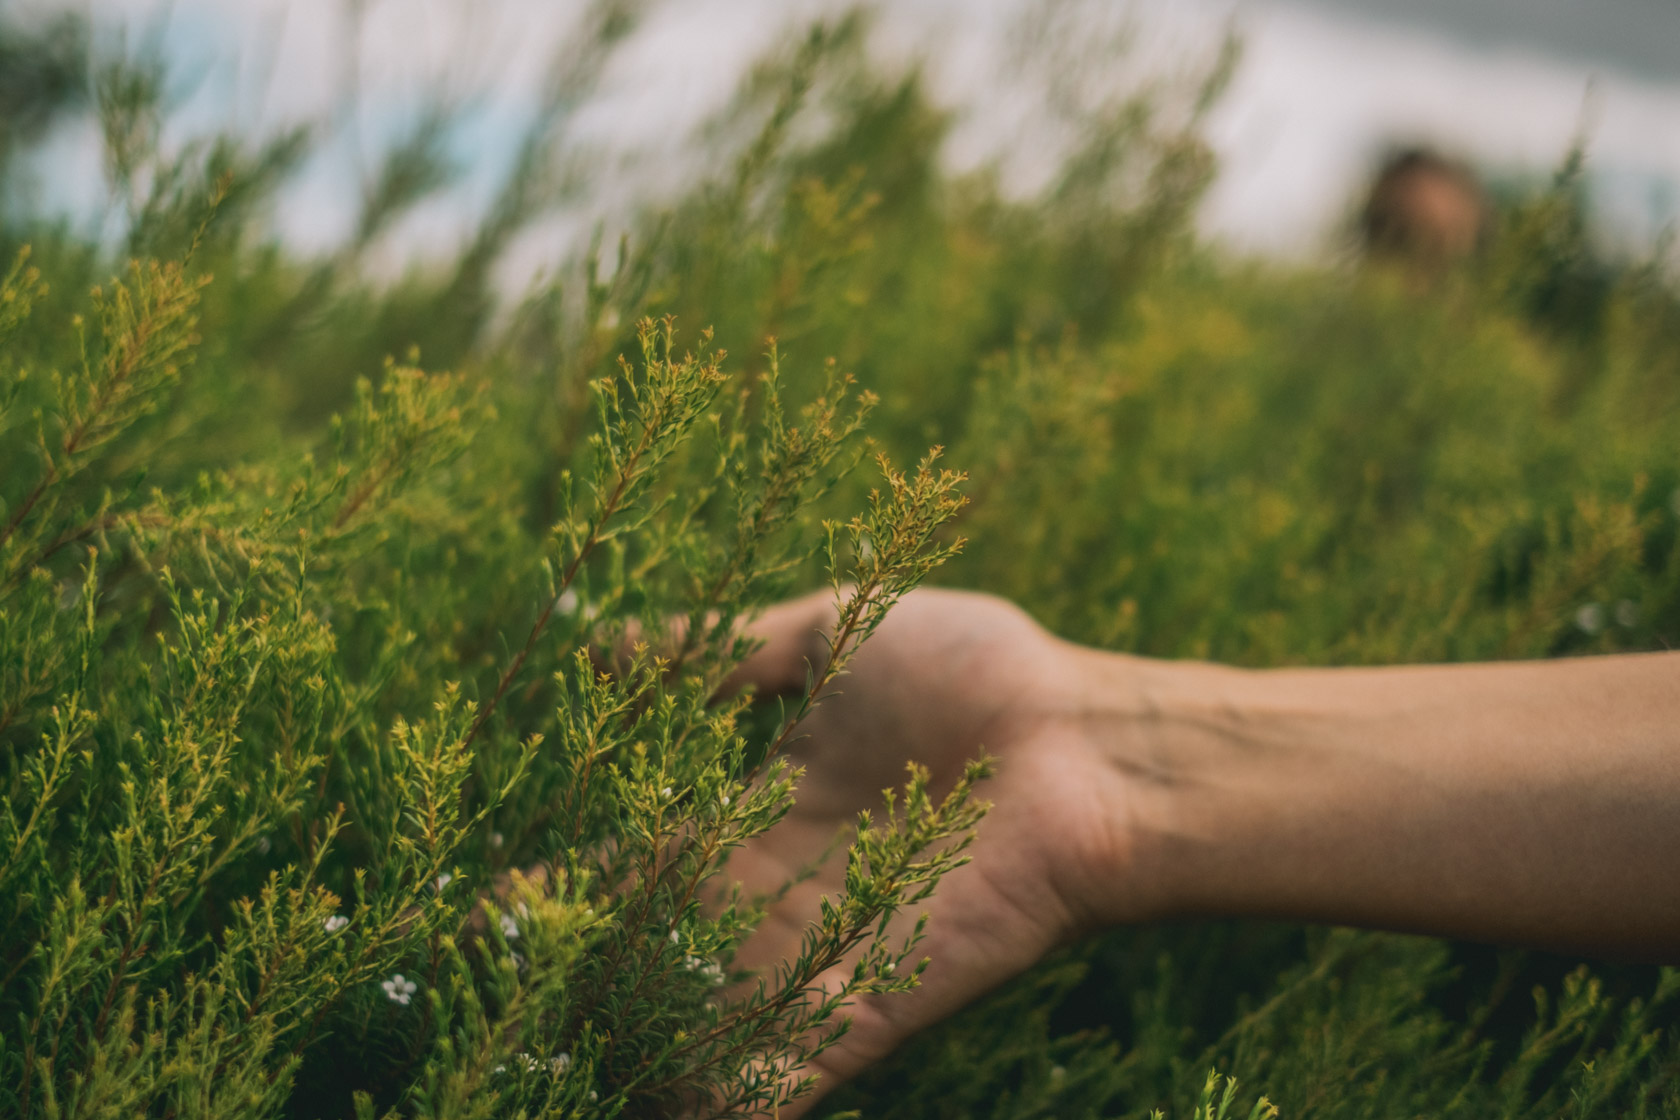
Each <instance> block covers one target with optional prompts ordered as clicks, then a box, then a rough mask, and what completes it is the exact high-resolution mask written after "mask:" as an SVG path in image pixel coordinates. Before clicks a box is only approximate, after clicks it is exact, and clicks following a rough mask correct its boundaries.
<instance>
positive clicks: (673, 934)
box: [671, 930, 679, 945]
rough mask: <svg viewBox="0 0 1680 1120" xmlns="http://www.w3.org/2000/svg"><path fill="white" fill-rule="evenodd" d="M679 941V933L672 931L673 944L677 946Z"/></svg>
mask: <svg viewBox="0 0 1680 1120" xmlns="http://www.w3.org/2000/svg"><path fill="white" fill-rule="evenodd" d="M678 940H679V938H678V937H677V931H676V930H672V931H671V944H673V945H675V944H676V943H677V941H678Z"/></svg>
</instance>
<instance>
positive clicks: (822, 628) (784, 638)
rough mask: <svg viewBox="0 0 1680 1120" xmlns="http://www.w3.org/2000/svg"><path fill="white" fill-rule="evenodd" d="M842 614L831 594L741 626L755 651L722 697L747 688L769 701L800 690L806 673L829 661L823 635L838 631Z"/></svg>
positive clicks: (793, 602) (778, 608)
mask: <svg viewBox="0 0 1680 1120" xmlns="http://www.w3.org/2000/svg"><path fill="white" fill-rule="evenodd" d="M838 615H839V609H838V608H837V607H836V606H835V602H834V593H833V591H831V590H824V591H814V592H812V593H811V594H809V595H805V596H802V597H800V598H798V599H790V600H788V601H787V602H785V603H777V604H776V605H775V606H773V607H768V608H766V609H765V611H764V613H763V614H760V615H759V616H758V617H757V618H755V619H753V620H752V621H751V622H749V623H747V624H746V625H745V626H743V627H742V629H741V635H742V637H744V638H747V639H748V640H749V641H751V642H753V643H754V644H755V646H756V648H755V649H754V650H753V652H752V653H751V654H749V655H748V656H747V659H746V660H745V661H743V662H741V664H740V665H738V666H736V667H735V671H734V672H733V673H731V674H730V675H729V678H728V679H727V680H726V681H724V684H723V688H722V690H721V695H724V696H729V695H732V694H734V693H736V692H739V691H741V690H742V689H744V688H753V689H756V690H758V692H760V693H762V694H764V695H770V696H773V695H780V694H783V693H790V692H798V691H800V690H802V689H803V688H804V687H805V682H806V679H807V677H808V674H810V673H812V672H815V671H816V670H817V669H818V668H820V667H821V665H822V662H823V660H824V659H825V658H827V656H828V644H827V642H826V640H825V638H824V635H826V634H827V633H828V632H829V631H831V630H832V629H833V628H834V622H835V619H836V618H837V617H838Z"/></svg>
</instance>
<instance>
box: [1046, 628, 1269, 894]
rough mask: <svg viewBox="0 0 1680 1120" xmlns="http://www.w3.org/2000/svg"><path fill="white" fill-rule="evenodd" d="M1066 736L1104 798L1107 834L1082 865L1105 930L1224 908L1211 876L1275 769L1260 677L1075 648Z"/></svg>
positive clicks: (1082, 885) (1083, 882) (1083, 887)
mask: <svg viewBox="0 0 1680 1120" xmlns="http://www.w3.org/2000/svg"><path fill="white" fill-rule="evenodd" d="M1068 659H1069V662H1068V664H1069V668H1068V671H1067V673H1066V674H1065V679H1066V681H1067V684H1066V686H1065V688H1064V694H1063V701H1062V704H1061V709H1060V710H1061V719H1060V721H1059V722H1060V726H1061V729H1062V733H1063V734H1066V735H1069V736H1071V737H1074V738H1076V739H1077V740H1078V741H1079V742H1080V743H1081V744H1082V747H1083V749H1084V751H1085V752H1086V753H1087V757H1088V759H1089V761H1090V763H1091V765H1092V772H1093V778H1092V783H1091V784H1092V787H1093V788H1094V789H1096V790H1099V791H1101V797H1102V808H1101V816H1102V817H1103V819H1104V821H1105V822H1106V828H1105V829H1104V830H1103V832H1102V833H1101V837H1100V840H1099V841H1098V842H1097V843H1095V844H1093V845H1092V847H1091V848H1090V849H1089V850H1088V851H1087V852H1086V853H1085V855H1084V858H1083V859H1081V860H1080V861H1079V863H1080V865H1081V869H1080V872H1079V875H1078V888H1077V889H1078V891H1079V892H1080V894H1081V904H1082V906H1083V909H1084V910H1085V911H1086V912H1087V913H1088V914H1089V916H1090V919H1091V921H1092V922H1093V923H1094V924H1096V925H1101V926H1106V925H1114V924H1119V923H1126V922H1137V921H1151V920H1160V919H1165V918H1173V917H1181V916H1190V915H1196V914H1205V913H1208V912H1209V911H1210V910H1216V909H1218V904H1217V902H1216V901H1214V900H1213V899H1211V898H1210V897H1209V894H1210V886H1209V884H1208V883H1207V882H1204V881H1203V880H1204V879H1205V878H1206V876H1205V875H1204V874H1203V871H1204V870H1205V869H1206V868H1207V867H1208V866H1210V865H1212V864H1220V865H1223V864H1225V863H1227V862H1228V859H1229V858H1230V853H1229V852H1228V849H1229V848H1230V847H1231V845H1230V842H1229V841H1230V839H1231V833H1230V831H1229V830H1228V829H1227V828H1226V825H1227V824H1228V823H1229V818H1228V817H1227V813H1230V812H1233V811H1235V812H1237V813H1238V814H1239V815H1240V812H1241V810H1240V808H1239V807H1238V806H1237V804H1236V801H1237V800H1238V798H1240V796H1241V794H1240V792H1239V794H1238V796H1237V797H1233V796H1232V795H1231V794H1232V791H1233V789H1235V790H1237V791H1242V790H1258V789H1259V788H1260V787H1261V786H1263V785H1264V784H1265V782H1264V773H1265V772H1266V771H1268V770H1269V769H1271V768H1272V763H1270V762H1268V760H1267V756H1268V755H1269V754H1270V753H1271V752H1270V751H1269V750H1268V748H1267V745H1266V742H1265V740H1264V738H1263V737H1259V736H1253V735H1249V734H1246V733H1245V728H1248V727H1249V726H1250V724H1252V723H1253V722H1254V720H1255V711H1254V706H1255V701H1256V699H1257V694H1258V693H1259V692H1263V690H1264V685H1263V683H1262V675H1261V674H1260V673H1257V672H1255V671H1251V670H1243V669H1233V668H1229V667H1226V666H1221V665H1213V664H1208V663H1202V662H1173V661H1158V660H1153V659H1150V658H1142V657H1136V656H1132V655H1128V654H1117V653H1109V652H1104V651H1099V650H1091V649H1081V648H1078V647H1069V653H1068Z"/></svg>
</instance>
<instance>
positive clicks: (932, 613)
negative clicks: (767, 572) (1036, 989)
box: [730, 590, 1127, 1117]
mask: <svg viewBox="0 0 1680 1120" xmlns="http://www.w3.org/2000/svg"><path fill="white" fill-rule="evenodd" d="M835 617H836V607H835V604H834V601H833V597H832V595H831V594H829V593H819V594H816V595H812V596H808V597H806V598H803V599H799V600H795V601H793V602H789V603H784V604H781V605H779V606H777V607H774V608H771V609H770V610H769V611H767V612H766V613H765V614H764V615H763V616H762V618H761V619H760V620H759V621H758V622H757V623H756V624H755V625H754V626H753V628H752V631H751V632H752V634H753V636H755V637H757V638H759V639H760V640H761V641H762V642H763V645H762V647H761V648H760V649H759V650H758V651H757V653H755V654H754V655H753V656H752V658H750V659H749V661H748V662H747V663H746V664H745V665H744V666H743V667H742V668H741V670H740V671H739V672H738V673H737V675H736V678H735V680H734V682H733V684H735V685H737V686H746V685H752V686H755V687H757V688H758V689H759V691H760V693H761V694H775V693H788V692H795V691H797V690H799V689H800V688H802V687H803V686H804V685H805V682H806V680H807V676H806V666H807V664H808V663H809V664H810V665H812V666H814V667H818V668H820V666H821V665H822V663H823V660H824V659H825V657H826V654H827V646H826V644H825V642H824V639H823V635H824V634H825V633H827V632H828V631H829V630H830V629H831V628H832V626H833V623H834V620H835ZM1081 652H1082V651H1079V650H1077V648H1076V647H1073V646H1070V645H1068V644H1066V643H1063V642H1061V641H1059V640H1057V639H1055V638H1053V637H1052V636H1051V635H1050V634H1049V633H1048V632H1046V631H1045V630H1044V629H1043V628H1041V627H1040V626H1038V625H1037V624H1036V623H1034V622H1033V621H1032V620H1031V619H1030V618H1029V617H1028V616H1027V615H1026V614H1025V613H1024V612H1022V611H1021V610H1019V609H1018V608H1016V607H1014V606H1012V605H1010V604H1008V603H1006V602H1004V601H1003V600H1001V599H996V598H993V597H991V596H987V595H980V594H975V593H971V592H957V591H943V590H921V591H916V592H912V593H911V594H909V595H907V596H906V597H905V598H904V599H903V600H902V601H901V602H899V603H898V604H897V605H896V606H895V607H894V608H893V609H892V610H891V611H890V612H889V614H888V615H887V617H886V619H885V621H884V622H883V623H882V624H881V626H880V628H879V630H877V631H876V633H875V634H874V636H873V637H872V638H871V639H870V640H869V641H868V642H867V643H866V644H865V645H864V646H863V647H862V648H861V649H860V650H859V651H858V653H857V654H856V656H855V657H854V658H853V659H852V661H851V663H850V666H849V671H848V673H847V674H846V675H845V676H844V677H842V678H840V679H839V680H838V681H836V682H835V683H834V684H833V685H832V686H831V688H830V689H829V690H828V691H827V693H826V695H825V697H824V698H823V699H822V700H821V702H820V703H819V704H818V705H817V706H816V708H815V710H814V711H812V712H811V713H810V714H809V715H808V716H807V717H806V719H805V720H804V722H803V723H802V724H801V725H800V727H799V730H798V733H797V736H796V739H795V740H794V741H793V742H792V743H791V744H790V746H789V748H788V753H789V755H790V756H791V757H792V758H793V760H794V761H795V762H797V763H798V764H800V765H801V766H803V767H804V768H805V775H804V777H803V779H802V780H801V781H800V783H799V787H798V790H797V793H796V800H795V803H794V805H793V807H792V809H791V810H790V811H789V813H788V814H787V816H786V818H785V819H784V820H783V821H782V822H781V823H779V824H778V825H777V826H776V827H775V828H774V829H773V830H771V831H770V832H769V833H768V834H767V835H765V836H763V837H761V838H760V839H759V840H757V841H756V842H754V843H752V844H751V845H749V846H747V847H746V848H744V849H743V850H742V851H740V852H739V853H737V854H736V855H735V856H734V858H733V859H732V860H731V863H730V873H731V875H732V877H736V878H739V879H740V880H741V881H742V882H743V884H744V885H745V887H746V888H747V889H748V890H749V891H760V892H766V893H768V892H771V891H774V890H776V889H777V888H779V887H781V886H782V885H783V884H786V883H787V882H789V881H790V880H792V879H794V878H796V877H797V876H798V875H799V874H800V873H801V872H802V871H803V870H806V869H808V868H809V867H810V866H811V865H812V864H813V863H814V862H816V861H818V860H819V859H820V858H821V857H822V856H823V854H824V853H825V852H827V851H829V849H831V848H833V847H834V846H835V843H834V842H835V840H836V837H837V836H838V835H840V834H841V832H842V831H843V830H845V829H846V828H847V827H848V826H850V825H851V824H852V823H853V822H854V821H855V820H856V817H857V814H858V812H859V811H860V810H863V809H873V808H878V807H879V806H880V804H881V794H882V790H883V789H885V788H888V787H896V786H900V785H902V784H903V781H904V778H905V767H906V764H907V763H909V762H917V763H920V764H921V765H923V766H925V767H926V768H927V769H928V770H929V772H930V775H931V778H932V783H933V787H934V788H933V791H932V792H933V793H934V795H935V796H936V797H937V796H940V795H942V794H943V793H944V792H945V790H948V789H949V788H950V787H951V786H952V785H954V784H955V782H956V781H957V779H958V778H959V777H960V776H961V774H962V772H963V768H964V766H965V764H966V763H968V762H969V761H971V760H972V759H974V758H975V757H977V756H978V755H980V754H982V753H984V754H986V755H989V756H991V758H992V759H993V760H994V762H995V770H996V776H995V777H994V778H993V779H992V780H991V781H990V782H988V783H986V785H985V786H984V787H983V788H982V791H981V792H982V795H983V796H985V797H986V798H988V799H989V800H990V801H991V802H992V803H993V808H992V810H991V812H990V813H989V814H988V816H987V817H986V819H985V820H984V821H983V822H982V823H981V825H980V828H979V833H978V838H977V839H976V841H975V843H974V846H973V847H972V848H971V849H970V850H969V854H970V856H971V860H970V862H969V863H968V864H967V865H966V866H963V867H960V868H958V869H957V870H955V871H953V872H951V873H950V874H949V875H948V876H947V877H946V878H945V880H944V881H943V882H942V883H941V885H940V886H939V888H938V890H937V891H936V892H935V893H934V895H933V897H932V898H931V899H929V900H928V903H927V905H926V910H927V913H928V914H929V918H930V920H929V922H928V926H927V936H926V940H925V941H924V942H923V943H922V945H921V946H920V947H919V949H918V951H917V956H918V957H919V956H922V955H925V956H927V957H929V958H930V959H931V963H930V964H929V966H928V968H927V971H926V972H925V973H924V974H923V976H922V979H921V985H920V987H919V988H918V989H917V990H915V991H913V992H911V993H908V994H900V995H891V996H866V997H863V998H861V999H859V1000H857V1001H856V1002H854V1003H853V1004H852V1005H851V1006H850V1007H849V1008H848V1011H847V1013H848V1014H849V1015H850V1017H851V1020H852V1025H851V1029H850V1031H849V1033H847V1034H846V1035H845V1037H844V1038H842V1039H841V1040H840V1041H839V1042H838V1043H837V1044H836V1045H834V1046H833V1047H831V1048H830V1049H828V1050H825V1051H824V1052H822V1053H821V1054H819V1055H818V1056H817V1057H816V1059H815V1060H814V1061H813V1063H812V1067H811V1068H809V1069H805V1070H799V1071H791V1072H790V1074H789V1076H790V1077H798V1076H803V1075H806V1074H810V1073H815V1074H817V1075H818V1078H819V1081H818V1083H817V1092H816V1094H815V1095H812V1096H808V1097H806V1098H803V1099H801V1100H800V1101H798V1102H796V1103H795V1105H794V1106H793V1107H792V1108H789V1109H784V1110H783V1111H782V1113H781V1115H782V1116H784V1117H786V1116H792V1115H796V1114H798V1113H799V1112H803V1111H804V1110H805V1109H806V1108H808V1107H809V1106H810V1104H811V1103H813V1102H814V1101H815V1099H816V1097H817V1096H820V1095H821V1094H822V1093H824V1092H826V1091H827V1090H828V1089H830V1088H832V1087H834V1086H835V1085H836V1084H838V1083H840V1082H842V1081H844V1080H846V1079H847V1078H850V1077H852V1076H853V1075H855V1074H856V1073H858V1072H859V1071H860V1070H862V1069H863V1068H865V1067H866V1066H868V1065H870V1064H871V1063H873V1062H875V1061H877V1060H878V1059H880V1058H882V1057H884V1056H885V1055H886V1054H888V1053H889V1052H890V1051H891V1050H893V1049H894V1048H895V1047H896V1046H897V1045H898V1044H899V1043H900V1042H901V1041H903V1040H904V1039H905V1038H906V1037H907V1036H909V1035H910V1034H912V1033H914V1032H915V1031H917V1030H919V1029H921V1028H922V1027H925V1026H927V1025H928V1024H930V1023H933V1022H935V1021H937V1020H939V1019H941V1018H943V1017H945V1016H946V1015H949V1014H950V1013H952V1012H953V1011H955V1010H957V1009H958V1008H960V1007H962V1006H963V1005H964V1004H966V1003H968V1002H970V1001H971V1000H973V999H974V998H975V997H977V996H979V995H981V994H982V993H984V992H985V991H987V990H989V989H990V988H992V987H994V986H996V985H997V984H999V983H1002V982H1003V981H1005V980H1007V979H1009V978H1010V977H1012V976H1014V975H1015V974H1017V973H1019V972H1021V971H1022V970H1024V969H1026V968H1027V967H1029V966H1030V965H1032V964H1033V963H1034V962H1035V961H1037V960H1038V959H1039V958H1040V957H1042V956H1043V955H1044V954H1045V953H1046V952H1047V951H1049V950H1050V949H1051V948H1053V947H1054V946H1055V945H1056V944H1058V943H1059V942H1061V941H1063V940H1066V939H1067V938H1069V937H1071V936H1072V935H1074V934H1075V933H1077V932H1078V931H1079V930H1080V929H1081V928H1083V927H1086V926H1088V925H1090V924H1092V923H1093V921H1094V920H1095V914H1094V912H1093V910H1092V907H1091V900H1092V899H1094V898H1096V897H1098V895H1099V893H1100V894H1101V895H1103V896H1106V897H1112V896H1113V893H1114V891H1113V872H1112V869H1113V868H1114V867H1115V866H1116V861H1117V860H1119V861H1121V862H1123V861H1124V853H1125V848H1126V846H1127V840H1126V834H1125V829H1126V814H1125V813H1124V811H1123V806H1124V804H1125V790H1124V789H1123V788H1122V787H1123V784H1124V780H1125V778H1124V775H1123V774H1122V773H1120V772H1117V771H1116V769H1115V768H1114V767H1113V766H1112V765H1111V764H1109V763H1107V762H1105V761H1104V759H1103V758H1102V757H1101V755H1100V753H1099V751H1098V750H1097V749H1096V747H1095V745H1094V744H1093V742H1092V741H1091V739H1090V737H1089V736H1087V735H1084V734H1082V733H1081V732H1080V730H1079V723H1080V718H1079V716H1080V706H1081V703H1082V694H1081V689H1080V687H1079V684H1078V682H1079V679H1080V676H1081V671H1082V670H1081V667H1082V661H1081V659H1080V656H1079V655H1080V653H1081ZM844 867H845V860H844V856H843V853H842V852H838V851H837V852H835V853H834V854H833V855H832V856H831V857H830V858H828V859H826V860H824V861H823V862H822V863H821V866H820V868H819V869H818V870H817V872H816V874H815V875H813V876H811V877H810V878H807V879H805V880H803V881H802V882H798V883H796V884H795V885H794V886H793V887H792V889H790V890H788V891H787V893H786V894H785V895H784V896H783V897H781V898H779V899H777V900H776V901H775V902H774V904H773V905H772V906H771V908H770V910H769V913H768V915H767V916H766V918H765V920H764V922H763V923H762V925H761V926H760V928H759V930H758V931H757V933H756V934H755V935H754V936H753V937H752V938H751V939H750V940H749V941H748V942H747V944H746V945H745V946H744V947H743V949H742V953H741V956H740V958H739V959H738V962H737V963H739V964H742V965H745V966H747V967H772V966H774V964H775V963H776V962H778V961H780V960H783V959H785V958H787V957H789V956H791V955H793V954H794V953H796V952H797V950H798V947H799V941H800V937H801V935H802V933H803V932H804V930H805V928H806V926H807V925H808V923H810V922H811V921H812V920H813V919H814V918H815V917H816V915H817V913H818V900H819V898H820V897H821V896H822V895H824V894H828V895H830V896H835V895H838V894H839V893H840V892H841V890H842V875H843V872H844ZM917 917H918V915H917V914H904V915H901V919H902V921H903V923H904V925H905V926H906V927H907V926H908V925H910V924H911V923H913V922H914V921H915V920H916V918H917ZM1102 918H1103V919H1104V920H1109V919H1110V918H1111V915H1109V914H1107V913H1104V914H1103V915H1102ZM850 974H851V962H850V961H847V962H843V963H842V964H840V965H838V966H836V967H835V968H834V969H833V970H831V972H830V973H829V975H828V976H827V977H825V978H824V979H825V980H827V981H829V982H830V983H831V984H832V986H833V987H835V988H837V987H838V986H839V985H840V984H841V983H842V982H843V981H844V980H845V979H846V978H847V977H849V976H850Z"/></svg>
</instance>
